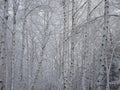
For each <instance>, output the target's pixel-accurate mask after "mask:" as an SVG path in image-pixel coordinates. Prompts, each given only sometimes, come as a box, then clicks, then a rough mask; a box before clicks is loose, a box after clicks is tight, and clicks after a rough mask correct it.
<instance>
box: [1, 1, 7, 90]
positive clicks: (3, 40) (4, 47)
mask: <svg viewBox="0 0 120 90" xmlns="http://www.w3.org/2000/svg"><path fill="white" fill-rule="evenodd" d="M7 27H8V0H4V17H3V31H2V35H1V60H2V70H1V72H2V78H1V79H2V80H1V82H2V85H3V86H2V88H1V90H6V88H7V86H6V83H7V80H6V62H7V59H6V58H7V57H6V56H7V54H6V53H7V52H6V50H7V42H6V37H7Z"/></svg>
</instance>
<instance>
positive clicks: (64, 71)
mask: <svg viewBox="0 0 120 90" xmlns="http://www.w3.org/2000/svg"><path fill="white" fill-rule="evenodd" d="M67 1H68V0H63V17H64V21H63V24H64V26H63V28H64V29H63V51H62V52H63V55H62V75H63V90H69V85H68V76H67V74H68V72H67V59H68V58H67V54H68V51H67V45H68V44H67V41H66V38H67V30H68V27H67V26H68V23H67V13H66V12H67Z"/></svg>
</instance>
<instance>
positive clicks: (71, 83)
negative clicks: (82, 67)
mask: <svg viewBox="0 0 120 90" xmlns="http://www.w3.org/2000/svg"><path fill="white" fill-rule="evenodd" d="M74 34H75V0H72V30H71V36H72V37H71V63H70V90H74V86H73V77H74V59H75V57H74V53H75V52H74V51H75V47H74V46H75V43H74V39H75V36H74Z"/></svg>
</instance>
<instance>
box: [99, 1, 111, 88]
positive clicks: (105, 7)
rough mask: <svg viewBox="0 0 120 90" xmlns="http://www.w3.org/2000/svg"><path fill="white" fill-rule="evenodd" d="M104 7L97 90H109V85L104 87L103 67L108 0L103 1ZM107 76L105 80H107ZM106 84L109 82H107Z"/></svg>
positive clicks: (104, 74) (104, 75)
mask: <svg viewBox="0 0 120 90" xmlns="http://www.w3.org/2000/svg"><path fill="white" fill-rule="evenodd" d="M104 2H105V5H104V9H105V11H104V28H103V37H102V44H101V55H100V72H99V76H98V90H106V89H107V88H108V89H109V85H107V87H106V83H105V80H106V78H105V77H106V71H105V69H106V66H105V60H106V59H107V56H106V47H107V41H108V38H107V34H108V30H109V0H104ZM108 78H109V77H108V75H107V79H108ZM107 83H109V81H108V80H107Z"/></svg>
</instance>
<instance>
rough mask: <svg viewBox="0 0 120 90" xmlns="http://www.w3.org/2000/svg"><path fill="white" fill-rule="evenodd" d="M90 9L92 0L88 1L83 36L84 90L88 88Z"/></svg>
mask: <svg viewBox="0 0 120 90" xmlns="http://www.w3.org/2000/svg"><path fill="white" fill-rule="evenodd" d="M90 10H91V0H88V1H87V22H88V23H87V24H86V27H85V30H84V37H83V39H84V40H83V57H82V62H83V63H82V64H83V65H82V67H83V68H82V69H83V70H82V74H83V75H82V90H86V87H87V86H86V85H87V83H86V72H87V63H88V62H89V61H88V51H89V50H88V49H89V40H88V39H89V21H90Z"/></svg>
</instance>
